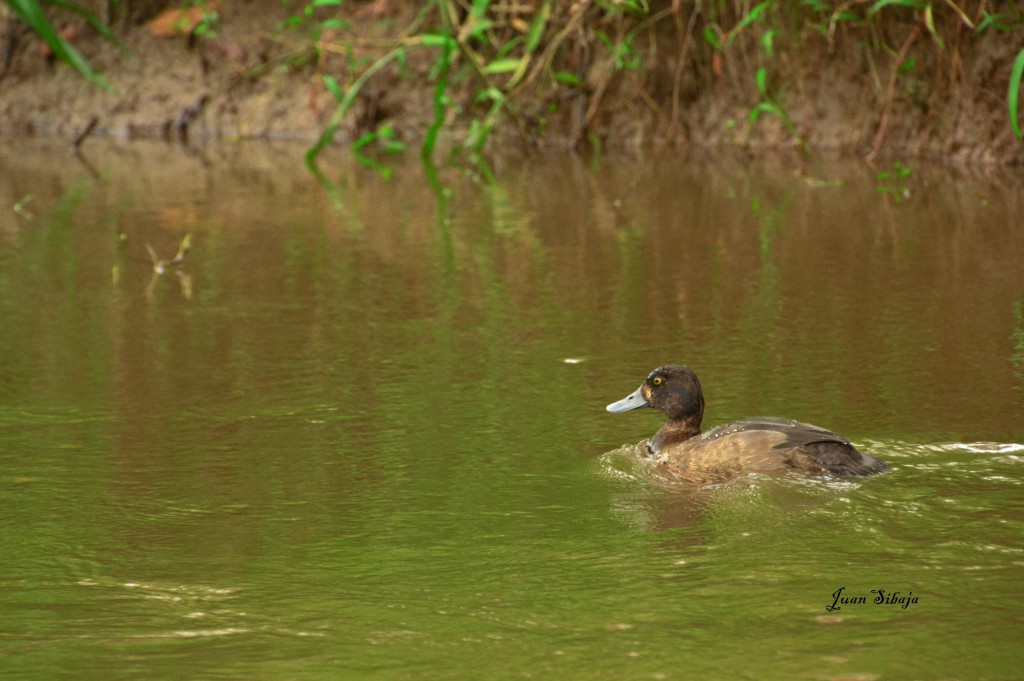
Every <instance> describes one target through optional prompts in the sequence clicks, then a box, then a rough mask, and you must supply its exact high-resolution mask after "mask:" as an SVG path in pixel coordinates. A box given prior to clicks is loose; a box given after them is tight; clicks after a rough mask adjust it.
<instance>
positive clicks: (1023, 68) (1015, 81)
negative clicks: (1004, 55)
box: [1006, 49, 1024, 142]
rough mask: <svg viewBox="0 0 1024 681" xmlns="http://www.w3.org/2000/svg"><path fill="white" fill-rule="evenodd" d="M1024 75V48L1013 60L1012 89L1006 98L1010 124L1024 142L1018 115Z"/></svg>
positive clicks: (1014, 132)
mask: <svg viewBox="0 0 1024 681" xmlns="http://www.w3.org/2000/svg"><path fill="white" fill-rule="evenodd" d="M1022 77H1024V49H1022V50H1021V51H1020V52H1018V53H1017V58H1016V59H1014V60H1013V70H1012V71H1011V72H1010V90H1009V92H1008V93H1007V95H1006V99H1007V101H1008V102H1009V104H1010V125H1011V126H1012V127H1013V134H1014V135H1016V136H1017V139H1019V140H1020V141H1021V142H1024V134H1021V131H1020V118H1019V116H1018V114H1019V111H1018V108H1017V107H1018V106H1019V105H1020V84H1021V78H1022Z"/></svg>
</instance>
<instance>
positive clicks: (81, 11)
mask: <svg viewBox="0 0 1024 681" xmlns="http://www.w3.org/2000/svg"><path fill="white" fill-rule="evenodd" d="M46 4H47V5H51V6H53V7H59V8H61V9H63V10H67V11H68V12H73V13H74V14H77V15H78V16H80V17H82V18H83V19H85V21H86V23H88V24H89V26H91V27H92V29H93V30H94V31H96V32H97V33H99V34H100V35H101V36H103V37H104V38H106V39H107V41H108V42H110V43H111V44H112V45H116V46H117V47H118V48H119V49H121V50H127V49H128V48H127V47H125V45H124V43H122V42H121V41H120V40H118V38H117V36H116V35H114V33H113V31H111V30H110V27H109V26H107V25H106V24H105V23H103V22H102V21H101V20H100V18H99V17H98V16H96V15H95V14H94V13H93V12H90V11H89V10H87V9H86V8H85V7H82V6H81V5H79V4H78V3H77V2H68V1H67V0H46Z"/></svg>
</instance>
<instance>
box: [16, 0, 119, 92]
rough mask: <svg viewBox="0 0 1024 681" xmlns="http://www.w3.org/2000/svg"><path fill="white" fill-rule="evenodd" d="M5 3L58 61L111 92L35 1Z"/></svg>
mask: <svg viewBox="0 0 1024 681" xmlns="http://www.w3.org/2000/svg"><path fill="white" fill-rule="evenodd" d="M7 2H8V5H9V7H10V8H11V10H12V11H13V12H14V14H15V16H17V17H18V18H19V19H21V20H22V21H24V22H25V23H26V24H28V25H29V26H30V27H31V28H32V30H33V31H35V32H36V35H38V36H39V37H40V38H41V39H42V40H43V42H45V43H46V44H47V45H48V46H49V48H50V50H52V51H53V54H54V55H55V56H56V57H57V58H58V59H60V60H61V61H62V62H64V63H65V64H68V65H69V66H71V67H72V68H73V69H75V70H76V71H78V73H80V74H81V75H82V77H83V78H85V79H86V80H88V81H89V82H90V83H93V84H95V85H97V86H99V87H101V88H103V89H104V90H106V91H107V92H113V90H114V88H112V87H111V86H110V83H108V82H107V81H106V79H104V78H103V76H101V75H99V74H98V73H96V72H95V71H93V70H92V69H91V68H89V64H88V63H86V61H85V59H83V58H82V55H80V54H79V53H78V50H76V49H75V48H74V47H72V46H71V44H70V43H68V41H66V40H64V39H63V38H62V37H61V36H60V34H59V33H58V32H57V31H56V29H54V28H53V24H51V23H50V20H49V19H47V18H46V14H45V13H44V12H43V8H42V7H41V6H40V5H39V3H38V2H36V0H7Z"/></svg>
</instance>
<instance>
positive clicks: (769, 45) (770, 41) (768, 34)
mask: <svg viewBox="0 0 1024 681" xmlns="http://www.w3.org/2000/svg"><path fill="white" fill-rule="evenodd" d="M761 48H762V49H763V50H764V53H765V54H767V55H768V56H769V57H771V56H772V53H773V52H774V51H775V31H774V29H770V28H769V29H768V30H767V31H765V32H764V35H763V36H761Z"/></svg>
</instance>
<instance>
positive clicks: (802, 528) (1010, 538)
mask: <svg viewBox="0 0 1024 681" xmlns="http://www.w3.org/2000/svg"><path fill="white" fill-rule="evenodd" d="M32 144H35V143H32ZM90 152H91V153H92V156H91V159H90V160H91V163H92V165H93V166H94V167H95V169H96V173H97V174H96V176H95V177H94V176H93V175H91V174H90V173H89V172H88V171H87V170H86V169H84V168H82V167H79V166H78V165H76V164H75V163H73V162H70V161H69V159H68V158H67V157H65V156H64V155H63V151H62V150H55V149H52V148H47V147H42V146H31V145H25V146H21V147H19V148H17V149H10V148H5V149H2V150H0V205H5V206H9V207H10V206H15V205H19V206H20V208H21V209H22V210H20V211H18V212H16V211H13V210H12V211H9V214H8V217H7V218H5V219H3V220H0V388H2V390H0V508H2V509H3V510H2V511H0V541H2V543H3V546H4V547H6V550H5V552H4V556H3V557H2V558H0V567H2V570H0V585H2V591H0V609H2V612H3V613H4V617H3V618H2V621H0V647H2V648H3V656H2V661H0V671H3V672H7V673H9V674H11V675H13V676H15V677H17V678H29V679H34V678H39V679H43V678H47V679H48V678H52V677H53V676H55V675H58V674H60V673H61V672H66V671H67V670H74V671H75V672H76V673H78V675H80V676H83V677H86V678H103V679H109V678H118V677H123V678H139V677H140V676H145V677H146V678H180V675H181V669H182V668H183V666H185V665H187V668H188V669H190V670H196V675H197V676H201V677H204V678H205V677H212V676H222V677H225V678H254V677H255V678H282V679H284V678H287V679H305V678H309V679H318V678H334V677H338V676H342V677H347V676H356V677H358V678H421V677H423V678H427V677H429V678H432V679H446V678H451V679H461V678H466V676H467V675H471V676H477V677H492V678H506V677H510V676H519V675H524V676H527V675H532V676H534V677H537V678H555V677H557V678H581V679H583V678H585V679H594V678H609V679H623V678H638V679H639V678H678V677H691V676H693V677H698V678H700V677H704V678H734V677H740V678H744V677H747V678H749V677H751V674H752V672H751V670H752V669H755V668H756V669H757V673H756V675H757V677H758V678H787V679H788V678H806V679H821V678H825V679H840V678H910V677H912V676H914V677H921V678H931V677H940V676H941V677H950V678H964V679H970V678H1008V677H1012V676H1013V674H1015V673H1016V670H1017V669H1018V668H1019V667H1020V663H1021V662H1024V660H1022V659H1021V654H1020V653H1019V652H1017V651H1016V649H1014V648H1013V647H1007V646H1006V645H1005V644H1004V643H1002V642H1003V641H1005V640H1006V631H1007V630H1016V629H1019V628H1020V626H1021V623H1022V621H1021V617H1020V614H1019V613H1018V612H1017V611H1016V610H1014V609H1013V607H1012V605H1011V604H1012V603H1014V602H1016V600H1017V599H1018V598H1019V596H1020V588H1019V586H1018V584H1019V579H1017V575H1018V574H1019V569H1020V566H1021V565H1022V564H1024V556H1022V555H1021V548H1020V547H1021V544H1022V541H1021V540H1022V538H1024V526H1022V523H1024V517H1022V516H1021V514H1020V512H1019V486H1020V481H1021V479H1022V477H1021V473H1020V470H1019V468H1020V464H1021V461H1022V455H1024V452H1022V449H1024V447H1022V444H1021V443H1024V422H1022V420H1021V417H1020V414H1022V413H1024V377H1022V372H1021V371H1020V365H1021V362H1020V357H1021V340H1020V337H1021V328H1022V325H1021V300H1022V297H1024V270H1022V268H1021V267H1020V266H1019V263H1020V262H1022V261H1024V231H1022V229H1021V226H1020V221H1019V218H1018V216H1019V215H1020V214H1021V213H1022V211H1021V209H1022V205H1021V203H1022V201H1021V199H1022V191H1021V188H1020V186H1019V182H1018V181H1017V180H1016V179H1015V178H1012V177H1003V176H999V175H993V176H984V177H969V176H964V175H961V174H957V173H954V172H951V171H945V170H934V169H927V168H921V169H915V173H914V174H913V175H912V176H911V179H910V180H908V190H909V192H910V194H909V198H908V199H907V200H904V201H901V202H900V203H895V202H893V201H892V200H891V197H890V196H889V195H888V194H886V193H884V192H880V191H878V189H877V188H876V186H875V182H876V181H875V179H874V174H873V173H872V172H871V171H870V170H869V169H866V168H863V167H861V166H859V165H856V164H854V165H849V164H835V165H822V166H807V167H790V168H787V169H785V170H781V171H780V170H777V169H772V168H767V167H765V166H747V165H745V164H742V163H734V162H722V161H720V162H716V163H709V162H706V161H696V160H683V159H649V160H643V161H641V160H630V159H616V160H615V162H614V163H613V162H610V161H608V160H606V161H605V162H603V163H602V164H601V165H600V167H591V166H588V165H587V164H585V163H583V162H581V161H579V160H578V159H565V158H558V159H548V160H542V161H536V162H534V163H531V164H529V165H524V166H509V167H505V168H500V169H499V171H498V173H497V175H498V181H497V182H496V183H495V184H493V185H485V184H479V183H476V182H474V181H473V179H472V178H470V177H469V176H467V175H465V174H461V173H458V172H449V171H445V172H443V173H441V174H440V175H439V176H438V177H437V178H435V179H436V183H435V184H433V185H432V184H431V182H430V181H429V179H430V178H425V176H424V174H423V172H422V170H421V169H420V168H419V167H417V166H415V165H410V166H407V167H401V168H398V169H397V171H396V173H395V177H394V180H393V181H391V182H388V183H383V182H381V181H380V180H379V178H377V177H376V176H375V175H374V174H373V173H371V172H368V171H363V170H361V169H359V168H357V167H352V166H351V165H349V164H348V163H347V162H345V161H338V162H336V163H335V166H334V168H333V170H332V172H333V175H332V176H334V177H342V178H343V183H342V184H341V185H340V186H339V188H338V191H337V193H336V194H335V195H333V196H330V195H326V194H325V193H324V192H323V191H322V189H321V188H320V187H319V186H318V185H317V183H316V182H315V181H314V180H312V179H311V178H310V177H309V176H308V175H307V174H306V173H304V171H303V170H302V168H301V164H300V163H299V162H298V161H297V159H298V156H299V154H298V153H296V150H294V149H288V148H285V149H273V148H266V147H259V148H248V147H245V146H241V145H240V146H237V147H217V148H214V149H211V150H209V151H207V152H204V154H203V155H201V156H192V155H187V154H184V153H183V152H181V151H180V150H177V149H175V148H171V147H163V146H149V145H132V146H124V147H119V146H116V145H111V146H110V147H107V148H104V147H102V146H101V145H96V146H95V147H91V148H90ZM28 196H31V200H30V201H29V202H28V203H25V202H24V200H25V197H28ZM26 212H27V213H28V215H26V214H25V213H26ZM187 234H188V235H191V241H192V249H191V251H190V252H189V254H188V257H187V258H186V259H185V261H184V262H183V263H181V264H180V265H179V266H177V267H173V268H172V267H168V268H165V271H164V273H163V274H158V273H155V272H154V268H153V261H152V258H151V256H150V254H149V252H148V249H147V244H149V245H150V246H151V247H152V249H153V251H154V252H155V253H156V254H157V256H158V259H161V258H162V259H171V258H172V256H173V254H174V253H175V251H176V249H177V248H178V246H179V244H180V242H181V240H182V238H183V237H185V235H187ZM667 362H685V363H687V364H689V365H690V366H692V367H693V368H694V369H695V370H696V371H697V373H698V374H699V375H700V376H701V378H702V383H703V384H704V388H705V392H706V396H707V401H708V408H707V414H706V421H707V424H708V426H709V427H710V426H713V425H715V424H718V423H723V422H726V421H730V420H734V419H739V418H743V417H747V416H752V415H759V414H768V415H776V416H783V417H789V418H795V419H799V420H802V421H807V422H811V423H823V424H827V425H828V426H829V427H830V428H833V429H835V430H836V431H837V432H841V433H843V434H844V435H847V436H849V437H851V438H852V439H853V440H854V442H855V443H856V444H857V445H858V446H859V447H863V449H864V450H865V451H867V452H868V453H871V454H873V455H876V456H878V457H880V458H882V459H884V460H886V461H888V462H889V463H891V464H893V466H894V469H895V470H894V471H892V472H891V473H889V474H886V475H884V476H879V477H876V478H870V479H864V480H856V481H837V480H828V479H817V478H807V477H799V476H792V477H786V478H768V477H756V476H755V477H750V478H746V479H743V480H740V481H738V482H737V483H735V484H731V485H723V486H719V487H712V488H706V489H701V490H698V491H691V492H688V493H680V492H679V491H678V490H666V489H663V488H661V487H659V486H658V485H656V484H652V480H651V479H650V477H649V476H648V475H647V474H646V473H645V471H644V469H643V466H642V461H639V460H637V459H636V458H635V457H634V458H632V459H630V458H629V457H628V456H626V455H624V454H623V451H624V450H622V449H620V447H622V446H623V444H624V443H625V444H626V445H632V444H633V443H636V442H639V441H641V440H642V439H644V438H646V437H649V436H650V435H651V434H652V433H653V432H654V431H655V430H656V429H657V428H658V426H659V425H660V422H661V418H660V416H659V415H656V414H655V413H654V412H651V413H650V414H649V415H648V416H647V417H641V416H638V417H637V418H636V419H630V420H629V421H628V422H626V421H622V420H619V419H615V418H613V417H609V416H608V415H607V414H606V413H605V412H604V405H605V404H607V403H608V402H610V401H612V400H613V399H617V398H618V397H620V396H621V395H620V394H619V393H620V392H621V386H622V385H625V384H630V383H632V382H633V381H634V380H635V377H636V376H637V375H642V374H644V373H646V371H647V370H649V368H650V367H652V366H657V365H660V364H663V363H667ZM616 450H619V451H618V452H616ZM840 587H844V588H845V589H846V593H851V594H860V593H868V594H869V593H870V591H871V589H879V588H882V589H886V590H887V591H888V592H890V593H891V592H892V591H901V592H903V593H906V592H910V591H912V592H913V594H914V596H916V597H918V598H919V601H918V603H916V604H914V605H911V606H909V607H907V608H902V607H900V606H899V605H897V606H895V607H893V608H887V607H885V606H876V605H873V604H868V605H848V606H844V607H843V609H842V610H841V611H837V612H831V613H830V612H827V611H826V610H825V606H826V605H828V604H829V603H831V602H832V598H831V594H833V593H834V592H835V591H836V590H837V589H838V588H840ZM838 641H841V642H842V643H837V642H838ZM483 660H486V661H487V662H486V666H485V667H482V666H481V663H482V661H483ZM753 660H756V661H758V664H757V665H755V666H752V661H753ZM761 661H764V663H763V664H762V662H761ZM768 668H770V669H772V670H773V671H771V672H767V671H765V672H764V674H762V673H761V672H762V671H764V670H766V669H768ZM775 670H777V671H775ZM1011 670H1013V671H1012V672H1011ZM858 675H859V676H858Z"/></svg>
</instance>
